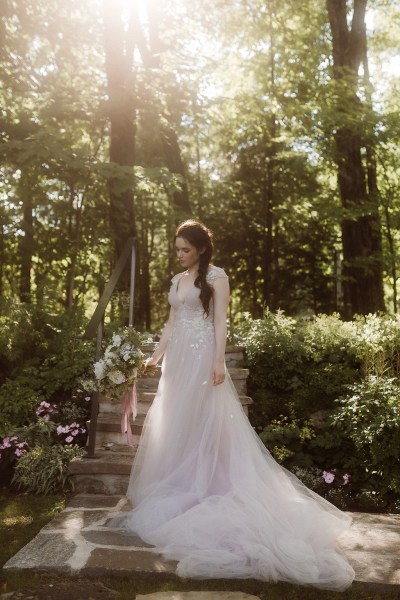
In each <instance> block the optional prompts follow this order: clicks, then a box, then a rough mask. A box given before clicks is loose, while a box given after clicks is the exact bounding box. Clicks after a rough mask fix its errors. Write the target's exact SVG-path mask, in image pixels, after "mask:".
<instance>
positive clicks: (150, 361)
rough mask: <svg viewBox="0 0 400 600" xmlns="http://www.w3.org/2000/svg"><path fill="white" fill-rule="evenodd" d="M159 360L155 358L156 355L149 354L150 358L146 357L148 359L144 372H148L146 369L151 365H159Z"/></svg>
mask: <svg viewBox="0 0 400 600" xmlns="http://www.w3.org/2000/svg"><path fill="white" fill-rule="evenodd" d="M157 362H158V360H156V359H155V358H154V356H149V357H148V358H146V360H145V362H144V369H143V373H146V371H147V369H148V368H149V367H155V366H156V365H157Z"/></svg>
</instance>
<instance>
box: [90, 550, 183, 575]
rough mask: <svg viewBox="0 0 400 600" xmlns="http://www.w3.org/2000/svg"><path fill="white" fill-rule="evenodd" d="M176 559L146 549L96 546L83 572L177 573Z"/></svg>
mask: <svg viewBox="0 0 400 600" xmlns="http://www.w3.org/2000/svg"><path fill="white" fill-rule="evenodd" d="M176 565H177V562H176V561H168V560H165V559H164V558H163V557H162V556H161V554H156V553H153V552H150V551H145V550H116V549H115V548H114V549H111V548H110V549H108V548H95V549H94V550H93V551H92V553H91V555H90V557H89V559H88V561H87V563H86V566H85V567H84V569H82V571H81V573H82V574H85V573H87V574H94V573H98V574H101V573H104V572H107V573H113V572H114V573H119V574H121V573H124V572H125V573H127V574H132V573H133V572H142V573H170V574H171V573H175V570H176Z"/></svg>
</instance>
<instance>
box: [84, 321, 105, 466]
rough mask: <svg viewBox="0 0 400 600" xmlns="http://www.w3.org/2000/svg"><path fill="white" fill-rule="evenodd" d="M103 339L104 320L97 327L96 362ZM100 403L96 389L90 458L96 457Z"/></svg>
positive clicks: (90, 434)
mask: <svg viewBox="0 0 400 600" xmlns="http://www.w3.org/2000/svg"><path fill="white" fill-rule="evenodd" d="M102 340H103V321H100V323H99V325H98V327H97V341H96V362H97V361H98V360H99V358H100V356H101V342H102ZM99 404H100V392H99V391H98V390H96V391H95V392H94V393H93V397H92V407H91V411H90V427H89V445H88V450H87V456H88V458H94V451H95V448H96V428H97V416H98V414H99Z"/></svg>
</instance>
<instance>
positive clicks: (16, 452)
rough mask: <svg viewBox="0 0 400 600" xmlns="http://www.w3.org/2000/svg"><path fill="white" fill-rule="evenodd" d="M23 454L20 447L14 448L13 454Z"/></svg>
mask: <svg viewBox="0 0 400 600" xmlns="http://www.w3.org/2000/svg"><path fill="white" fill-rule="evenodd" d="M23 454H24V451H23V450H21V449H20V448H16V450H15V456H22V455H23Z"/></svg>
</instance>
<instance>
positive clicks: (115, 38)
mask: <svg viewBox="0 0 400 600" xmlns="http://www.w3.org/2000/svg"><path fill="white" fill-rule="evenodd" d="M104 9H105V10H104V33H105V38H104V39H105V53H106V74H107V83H108V114H109V118H110V148H109V156H110V161H111V162H114V163H116V164H118V165H121V166H128V167H133V166H134V164H135V140H136V91H135V74H134V69H133V52H134V45H135V44H134V39H132V36H133V34H134V31H135V24H134V23H133V24H132V25H131V26H130V28H129V30H128V34H129V36H128V35H127V33H126V32H125V31H124V24H123V19H122V7H121V5H118V3H114V2H113V1H112V0H105V2H104ZM136 16H137V15H136V13H135V14H134V15H133V16H132V18H131V19H135V18H136ZM109 194H110V234H111V239H112V241H113V243H114V247H115V253H116V258H117V259H118V257H119V256H120V254H121V252H122V249H123V247H124V245H125V243H126V240H127V238H129V237H136V220H135V211H134V195H133V189H121V188H120V186H119V185H118V179H112V178H110V180H109ZM136 261H137V262H136V267H137V268H136V273H137V274H139V272H140V265H139V248H138V244H137V248H136ZM137 279H139V278H138V277H137ZM137 283H138V282H137ZM129 286H130V265H129V264H127V266H126V268H125V270H124V273H123V275H122V276H121V281H120V282H119V290H120V291H123V292H127V293H129ZM139 287H140V286H139V285H136V286H135V288H136V289H139ZM141 312H142V311H141V306H140V301H139V307H138V311H137V313H136V314H135V321H136V322H141V321H142V315H141Z"/></svg>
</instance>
